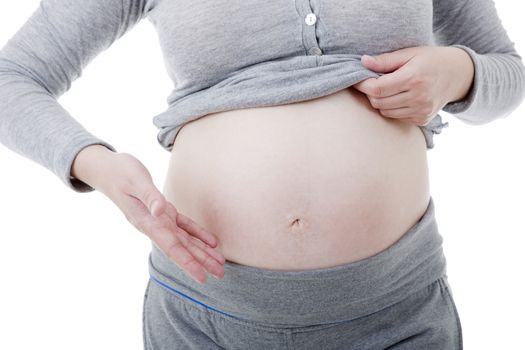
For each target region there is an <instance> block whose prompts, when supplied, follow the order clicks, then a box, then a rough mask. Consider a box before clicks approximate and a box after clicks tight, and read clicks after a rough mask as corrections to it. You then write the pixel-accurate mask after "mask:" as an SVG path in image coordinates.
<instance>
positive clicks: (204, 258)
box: [187, 236, 224, 278]
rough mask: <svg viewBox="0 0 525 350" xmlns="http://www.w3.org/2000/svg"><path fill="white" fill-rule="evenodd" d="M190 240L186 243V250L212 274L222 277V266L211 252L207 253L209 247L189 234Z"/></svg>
mask: <svg viewBox="0 0 525 350" xmlns="http://www.w3.org/2000/svg"><path fill="white" fill-rule="evenodd" d="M190 242H191V243H189V244H188V247H187V248H188V251H189V252H190V253H191V254H192V255H193V256H194V257H195V259H197V261H198V262H199V263H200V264H201V265H202V266H203V267H204V268H205V269H206V271H208V272H209V273H211V274H212V275H214V276H215V277H217V278H223V277H224V267H223V265H222V264H220V263H219V262H218V261H217V260H216V259H215V258H214V257H213V256H212V255H211V254H208V252H209V250H213V249H212V248H209V247H208V246H207V245H206V244H204V243H202V241H200V240H199V239H197V238H195V237H191V236H190Z"/></svg>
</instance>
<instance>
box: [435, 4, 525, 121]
mask: <svg viewBox="0 0 525 350" xmlns="http://www.w3.org/2000/svg"><path fill="white" fill-rule="evenodd" d="M433 6H434V10H433V11H434V20H433V31H434V39H435V41H436V43H437V44H438V45H440V46H453V47H458V48H461V49H463V50H465V51H466V52H467V53H468V54H469V55H470V58H471V59H472V61H473V63H474V80H473V84H472V86H471V89H470V90H469V92H468V94H467V96H466V97H465V98H463V99H461V100H459V101H453V102H450V103H448V104H446V105H445V106H444V107H443V108H442V110H443V111H445V112H447V113H451V114H453V115H454V116H455V117H457V118H458V119H460V120H462V121H463V122H465V123H467V124H472V125H479V124H485V123H488V122H490V121H493V120H495V119H497V118H504V117H506V116H508V115H509V114H510V113H511V112H512V111H514V110H515V109H516V108H517V107H518V105H520V104H521V102H522V101H523V99H524V97H525V67H524V65H523V61H522V58H521V56H520V55H519V54H518V53H517V52H516V49H515V47H514V42H512V41H511V39H510V38H509V36H508V34H507V32H506V30H505V28H504V27H503V25H502V23H501V19H500V18H499V16H498V13H497V11H496V7H495V4H494V1H493V0H434V2H433Z"/></svg>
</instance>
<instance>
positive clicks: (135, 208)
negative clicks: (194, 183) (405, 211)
mask: <svg viewBox="0 0 525 350" xmlns="http://www.w3.org/2000/svg"><path fill="white" fill-rule="evenodd" d="M362 63H363V65H365V66H366V67H368V68H369V69H371V70H374V71H378V72H384V73H386V72H390V73H387V74H384V75H382V76H381V77H380V78H378V79H375V78H371V79H366V80H363V81H362V82H360V83H358V84H355V85H354V88H355V89H356V90H358V91H361V92H362V93H364V94H365V95H366V96H367V97H368V99H369V101H370V104H371V105H372V106H373V108H376V109H377V110H378V111H379V112H380V113H381V115H383V116H384V117H387V118H396V119H400V120H402V121H404V122H407V123H412V124H416V125H426V124H427V123H428V122H429V121H430V120H431V118H432V117H433V116H435V114H436V113H437V112H438V111H439V110H440V109H441V107H442V106H444V105H445V104H446V103H448V102H450V101H456V100H459V99H461V98H464V97H465V96H466V95H467V93H468V91H469V89H470V88H471V86H472V82H473V77H474V65H473V62H472V61H471V59H470V57H469V56H468V54H467V53H466V52H465V51H463V50H461V49H459V48H454V47H414V48H406V49H402V50H399V51H394V52H391V53H386V54H382V55H379V56H376V60H375V61H373V60H369V59H368V58H367V57H363V58H362ZM107 174H112V176H107ZM71 175H72V176H74V177H76V178H78V179H80V180H81V181H83V182H85V183H87V184H89V185H91V186H92V187H93V188H95V189H96V190H98V191H100V192H101V193H103V194H104V195H105V196H107V197H108V198H109V199H110V200H111V201H112V202H113V203H114V204H115V205H117V207H118V208H119V209H120V210H121V211H122V212H123V214H124V216H125V218H126V219H127V220H128V221H129V222H130V223H131V224H132V225H133V226H134V227H136V228H137V230H138V231H140V232H142V233H144V234H145V235H146V236H147V237H148V238H150V239H151V240H152V241H153V242H154V243H155V244H156V245H157V246H158V247H159V248H160V249H161V250H162V251H163V252H164V253H165V254H166V255H167V256H168V257H169V258H170V259H171V260H173V261H174V262H175V263H176V264H177V265H178V266H179V267H181V268H182V269H183V270H185V271H187V273H188V274H189V275H190V276H191V277H193V278H194V279H195V280H196V281H197V282H199V283H204V282H205V281H206V278H207V273H210V274H212V275H213V276H215V277H216V278H223V276H224V266H223V265H224V263H225V257H224V255H223V254H222V253H221V252H220V251H219V249H218V243H219V238H218V237H217V236H216V235H215V234H213V233H212V232H209V231H208V230H206V229H204V228H203V227H202V226H200V225H198V224H197V223H196V222H194V221H193V220H192V219H190V218H189V217H187V216H185V215H183V214H181V213H180V212H178V211H177V209H176V208H175V207H174V206H173V204H172V203H171V202H170V201H168V200H167V198H166V196H165V195H164V194H163V193H162V192H161V191H159V189H158V188H157V187H156V186H155V184H154V183H153V181H152V177H151V175H150V173H149V172H148V170H147V169H146V168H145V166H144V165H143V164H142V163H141V162H140V161H139V160H138V159H136V158H135V157H134V156H132V155H130V154H127V153H116V152H112V151H111V150H109V149H107V148H106V147H104V146H102V145H91V146H88V147H85V148H84V149H82V150H81V151H80V152H79V153H78V154H77V156H76V158H75V160H74V162H73V166H72V169H71Z"/></svg>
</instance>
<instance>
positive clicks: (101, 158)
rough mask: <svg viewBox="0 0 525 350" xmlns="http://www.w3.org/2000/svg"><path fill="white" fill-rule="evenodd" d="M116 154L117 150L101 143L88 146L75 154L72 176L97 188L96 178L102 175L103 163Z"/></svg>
mask: <svg viewBox="0 0 525 350" xmlns="http://www.w3.org/2000/svg"><path fill="white" fill-rule="evenodd" d="M115 154H116V152H113V151H112V150H110V149H109V148H107V147H106V146H104V145H101V144H93V145H89V146H86V147H84V148H82V149H81V150H80V151H79V152H78V153H77V155H76V156H75V159H74V160H73V164H72V166H71V176H73V177H75V178H77V179H79V180H80V181H82V182H84V183H86V184H88V185H90V186H91V187H93V188H97V186H96V183H97V181H96V179H97V177H100V171H101V169H103V167H102V166H101V165H102V163H103V162H106V161H107V160H108V159H110V157H112V156H114V155H115Z"/></svg>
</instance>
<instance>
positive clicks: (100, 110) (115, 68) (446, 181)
mask: <svg viewBox="0 0 525 350" xmlns="http://www.w3.org/2000/svg"><path fill="white" fill-rule="evenodd" d="M38 3H39V1H37V0H25V1H23V2H22V1H20V2H14V1H10V2H7V1H5V2H2V5H1V6H0V44H4V43H5V42H6V41H7V39H8V38H10V37H11V36H12V35H13V34H14V33H15V31H16V30H17V29H18V28H19V27H20V26H21V25H22V24H23V23H24V22H25V20H26V19H27V18H28V17H29V15H30V14H31V13H32V12H33V10H34V9H35V8H36V6H38ZM520 7H522V5H519V4H518V3H517V2H513V1H510V0H507V1H504V0H498V1H497V8H498V13H499V15H500V17H501V19H502V21H503V24H504V26H505V28H506V29H507V32H508V33H509V35H510V37H511V39H512V40H513V41H514V42H515V44H516V49H517V50H518V52H519V53H522V54H523V55H525V39H523V36H520V35H518V34H519V32H520V30H521V31H523V30H524V29H525V25H524V23H523V18H522V14H523V8H520ZM131 72H132V73H131ZM171 87H172V85H171V81H170V80H169V79H168V77H167V75H166V73H165V69H164V63H163V61H162V58H161V51H160V47H159V45H158V39H157V36H156V33H155V30H154V27H153V25H152V24H151V23H150V22H149V21H148V20H143V21H142V22H140V23H139V24H138V25H137V26H136V27H135V28H134V29H132V31H131V32H129V33H127V34H126V35H125V36H124V37H122V38H121V39H120V40H118V41H117V42H115V43H114V44H113V46H112V47H111V49H109V50H106V51H104V52H103V53H101V54H100V55H99V56H98V57H97V58H96V59H95V60H94V61H93V62H92V63H91V64H90V65H89V66H88V67H87V68H86V69H85V70H84V72H83V75H82V77H81V78H80V79H78V80H76V81H75V82H74V84H73V86H72V88H71V89H70V90H69V91H68V92H67V93H66V94H65V95H63V96H62V97H61V98H60V99H59V102H60V103H61V104H62V105H63V106H64V107H65V108H66V109H67V110H68V111H69V112H70V113H71V114H72V115H73V116H74V117H75V118H76V119H77V120H79V121H80V122H81V123H82V124H83V125H84V127H86V128H87V129H88V130H89V131H91V132H92V133H94V134H95V135H97V136H98V137H101V138H102V139H104V140H107V141H108V142H110V143H111V144H113V145H114V146H115V147H116V148H117V150H118V151H119V152H129V153H131V154H133V155H135V156H136V157H137V158H138V159H140V160H141V161H142V162H143V163H144V164H145V165H146V167H147V168H148V169H149V171H150V172H151V174H152V176H153V179H154V181H155V184H156V185H157V187H158V188H161V186H162V185H163V182H164V178H165V173H166V170H167V165H168V160H169V153H168V152H167V151H165V150H163V149H162V148H161V147H160V145H159V144H157V141H156V134H157V129H156V128H155V127H154V125H153V124H152V122H151V119H152V117H153V116H154V115H155V114H157V113H160V112H162V111H163V110H164V109H165V108H166V100H165V99H166V97H167V95H168V94H169V92H171ZM524 114H525V104H524V105H522V106H520V107H519V108H518V109H517V110H516V111H515V112H514V113H512V114H511V115H510V116H509V117H508V118H507V119H501V120H497V121H494V122H492V123H489V124H486V125H482V126H469V125H466V124H463V123H462V122H461V121H459V120H457V119H454V117H453V116H452V115H450V114H447V113H444V112H441V115H442V116H443V119H444V121H448V122H449V123H450V126H449V128H446V129H443V132H442V134H440V135H436V136H435V144H436V146H435V148H434V149H432V150H429V151H428V158H429V166H430V181H431V194H432V196H433V198H434V200H435V204H436V216H437V221H438V224H439V229H440V231H441V234H442V236H443V238H444V243H443V244H444V250H445V255H446V257H447V262H448V276H449V282H450V284H451V286H452V291H453V294H454V298H455V301H456V304H457V308H458V311H459V314H460V317H461V321H462V326H463V337H464V346H465V349H467V350H484V349H491V350H492V349H518V348H520V349H525V341H524V340H523V334H522V332H523V330H524V328H525V321H524V318H523V315H525V299H524V298H523V296H524V295H525V284H523V276H524V272H523V266H524V265H525V253H524V250H525V237H524V235H525V220H524V217H525V212H524V209H525V204H524V198H525V184H524V180H525V167H523V163H524V156H525V154H524V153H525V146H524V144H523V137H524V136H523V135H524V132H525V115H524ZM0 115H1V114H0ZM0 169H1V170H0V194H1V200H0V278H1V280H0V281H1V282H0V283H1V288H0V348H1V349H35V348H45V349H137V350H141V349H142V329H141V327H142V323H141V322H142V317H141V313H142V299H143V295H144V290H145V287H146V283H147V279H148V272H147V256H148V253H149V251H150V241H149V239H148V238H147V237H146V236H145V235H143V234H142V233H140V232H138V231H137V230H136V229H135V228H134V227H133V226H132V225H131V224H130V223H128V222H127V220H126V219H125V217H124V215H123V214H122V212H121V211H120V210H119V209H118V208H117V207H116V206H115V205H114V204H113V203H112V202H111V201H110V200H109V199H107V198H106V197H105V196H104V195H103V194H101V193H99V192H97V191H95V192H91V193H85V194H79V193H75V192H73V191H71V190H69V189H68V188H67V187H65V186H64V185H63V184H62V182H60V181H59V179H58V178H57V177H55V176H54V175H53V174H52V173H51V172H50V171H49V170H47V169H45V168H43V167H41V166H39V165H38V164H37V163H35V162H33V161H31V160H29V159H27V158H24V157H21V156H20V155H18V154H16V153H14V152H12V151H10V150H9V149H7V148H6V147H5V146H3V145H1V144H0Z"/></svg>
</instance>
